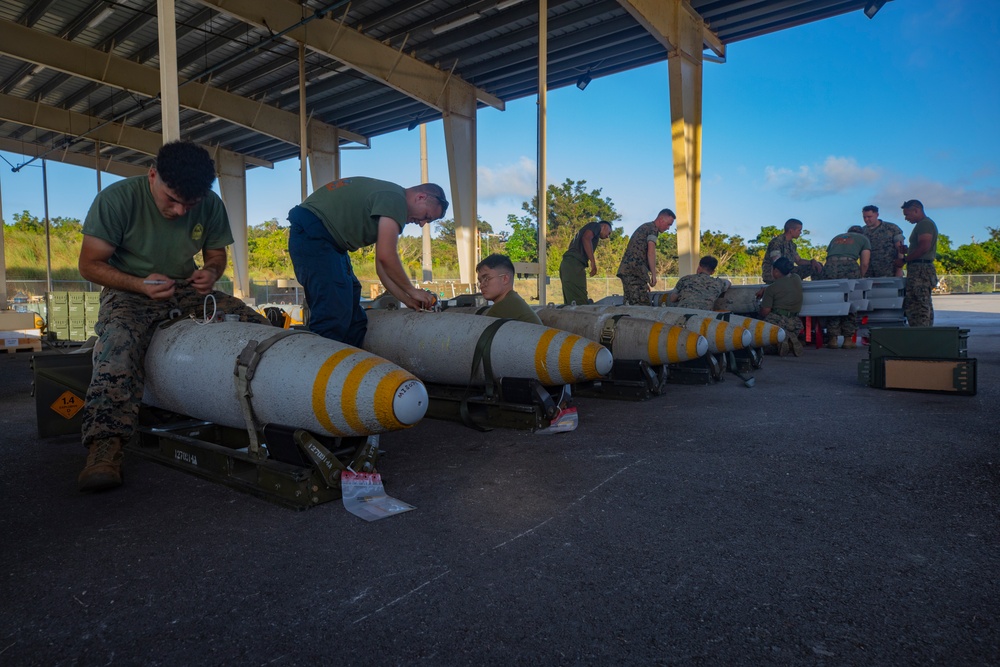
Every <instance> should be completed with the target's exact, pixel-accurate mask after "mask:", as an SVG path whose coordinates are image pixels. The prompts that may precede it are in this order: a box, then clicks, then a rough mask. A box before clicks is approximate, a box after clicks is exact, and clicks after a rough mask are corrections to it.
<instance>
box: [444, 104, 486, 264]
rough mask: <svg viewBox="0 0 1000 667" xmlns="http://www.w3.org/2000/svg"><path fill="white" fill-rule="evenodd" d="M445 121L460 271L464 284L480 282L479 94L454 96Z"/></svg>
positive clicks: (446, 147)
mask: <svg viewBox="0 0 1000 667" xmlns="http://www.w3.org/2000/svg"><path fill="white" fill-rule="evenodd" d="M443 121H444V141H445V149H446V150H447V153H448V172H449V176H450V181H451V210H452V211H453V212H454V216H455V241H456V244H457V245H458V270H459V276H460V280H461V281H462V282H463V283H467V284H472V283H474V282H475V281H476V276H475V271H476V236H477V235H478V233H479V225H478V222H477V219H478V218H477V215H476V213H477V211H476V191H477V189H476V97H475V95H474V94H473V93H472V91H471V90H469V91H465V94H462V95H459V94H455V95H453V99H452V105H451V110H450V111H448V112H446V113H445V115H444V118H443Z"/></svg>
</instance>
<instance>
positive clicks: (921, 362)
mask: <svg viewBox="0 0 1000 667" xmlns="http://www.w3.org/2000/svg"><path fill="white" fill-rule="evenodd" d="M884 364H885V385H884V387H885V388H886V389H914V390H919V391H944V392H949V393H957V394H964V395H968V396H971V395H974V394H975V393H976V360H975V359H965V358H961V359H885V361H884Z"/></svg>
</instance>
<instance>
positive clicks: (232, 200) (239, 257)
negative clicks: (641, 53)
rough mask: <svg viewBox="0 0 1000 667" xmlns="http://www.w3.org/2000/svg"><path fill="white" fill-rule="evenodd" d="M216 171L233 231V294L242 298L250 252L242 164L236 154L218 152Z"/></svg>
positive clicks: (247, 281)
mask: <svg viewBox="0 0 1000 667" xmlns="http://www.w3.org/2000/svg"><path fill="white" fill-rule="evenodd" d="M215 166H216V169H218V171H219V190H220V191H221V192H222V201H223V202H225V204H226V211H228V213H229V227H230V229H231V230H232V232H233V248H232V252H233V269H234V275H233V295H234V296H236V297H238V298H240V299H245V298H247V297H248V296H250V265H249V259H250V251H249V248H248V247H247V176H246V163H245V162H244V161H243V158H242V157H240V156H239V155H236V154H234V153H231V152H229V151H220V152H219V154H218V155H216V156H215Z"/></svg>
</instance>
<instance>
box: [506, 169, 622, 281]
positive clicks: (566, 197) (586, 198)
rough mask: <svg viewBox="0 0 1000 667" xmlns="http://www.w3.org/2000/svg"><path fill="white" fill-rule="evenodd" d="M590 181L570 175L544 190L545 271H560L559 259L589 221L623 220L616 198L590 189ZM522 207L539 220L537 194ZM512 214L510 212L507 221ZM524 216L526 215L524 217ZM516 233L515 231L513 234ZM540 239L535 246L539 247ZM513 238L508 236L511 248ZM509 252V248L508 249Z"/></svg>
mask: <svg viewBox="0 0 1000 667" xmlns="http://www.w3.org/2000/svg"><path fill="white" fill-rule="evenodd" d="M586 185H587V181H574V180H572V179H569V178H567V179H566V180H565V181H564V182H563V183H562V185H558V186H557V185H550V186H549V187H548V189H546V191H545V203H546V206H547V211H546V230H545V232H546V233H545V241H546V255H545V256H546V260H545V261H546V272H547V273H548V274H549V275H555V274H558V273H559V262H560V261H561V259H562V254H563V253H564V252H565V251H566V248H567V246H569V242H570V241H571V240H572V238H573V235H574V234H576V233H577V232H578V231H579V229H580V228H581V227H583V226H584V225H585V224H587V223H588V222H594V221H595V220H607V221H608V222H612V223H613V222H616V221H618V220H621V214H619V213H618V212H617V211H615V205H614V202H612V201H611V199H610V198H609V197H604V198H601V189H600V188H597V189H594V190H589V191H588V190H587V189H586V187H585V186H586ZM521 209H522V210H524V211H525V212H526V213H527V214H528V218H530V219H533V220H535V221H536V228H537V220H538V197H537V195H536V196H535V197H532V199H531V201H530V202H524V203H522V204H521ZM512 217H513V216H508V221H510V219H511V218H512ZM522 220H524V218H522ZM511 236H512V237H513V234H512V235H511ZM537 245H538V244H537V242H536V243H535V246H536V247H537ZM509 247H510V241H509V240H508V248H509ZM508 254H509V250H508Z"/></svg>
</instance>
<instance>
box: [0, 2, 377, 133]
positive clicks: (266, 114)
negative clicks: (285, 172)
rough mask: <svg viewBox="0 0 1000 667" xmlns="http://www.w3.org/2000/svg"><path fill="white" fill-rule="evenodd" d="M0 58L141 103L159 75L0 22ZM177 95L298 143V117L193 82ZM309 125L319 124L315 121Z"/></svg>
mask: <svg viewBox="0 0 1000 667" xmlns="http://www.w3.org/2000/svg"><path fill="white" fill-rule="evenodd" d="M0 53H5V54H7V55H9V56H11V57H14V58H18V59H19V60H24V61H27V62H32V63H35V64H37V65H45V66H46V67H51V68H52V69H56V70H59V71H61V72H65V73H68V74H72V75H74V76H79V77H82V78H85V79H89V80H91V81H98V82H101V83H104V84H106V85H109V86H114V87H116V88H122V89H124V90H127V91H132V92H135V93H137V94H140V95H144V96H146V97H153V98H155V97H157V96H158V94H159V90H160V83H159V70H157V69H156V68H153V67H148V66H146V65H141V64H139V63H134V62H132V61H130V60H127V59H125V58H122V57H120V56H116V55H114V54H111V53H104V52H102V51H98V50H97V49H91V48H89V47H86V46H81V45H79V44H75V43H73V42H70V41H67V40H65V39H60V38H59V37H54V36H52V35H48V34H45V33H41V32H39V31H37V30H31V29H30V28H25V27H24V26H20V25H17V24H16V23H12V22H10V21H4V20H0ZM179 94H180V103H181V105H182V106H185V107H187V108H189V109H196V110H198V111H202V112H204V113H208V114H211V115H213V116H218V117H219V118H224V119H226V120H228V121H229V122H231V123H234V124H236V125H242V126H243V127H246V128H248V129H251V130H254V131H256V132H260V133H261V134H266V135H268V136H271V137H274V138H275V139H280V140H282V141H286V142H288V143H291V144H296V145H298V143H299V118H298V115H297V114H294V113H290V112H288V111H283V110H282V109H278V108H276V107H272V106H269V105H266V104H262V103H257V102H253V101H251V100H248V99H246V98H244V97H241V96H239V95H234V94H232V93H227V92H225V91H223V90H220V89H218V88H213V87H211V86H207V85H205V84H202V83H198V82H194V81H193V82H190V83H189V84H187V85H184V86H183V87H181V88H180V89H179ZM312 122H313V123H318V121H315V120H313V121H312ZM340 136H341V137H342V138H344V139H347V140H349V141H355V142H358V143H362V144H367V142H368V140H367V138H365V137H363V136H361V135H359V134H356V133H354V132H349V131H347V130H340Z"/></svg>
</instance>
